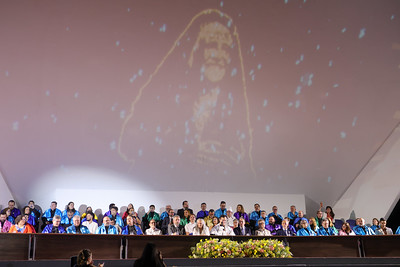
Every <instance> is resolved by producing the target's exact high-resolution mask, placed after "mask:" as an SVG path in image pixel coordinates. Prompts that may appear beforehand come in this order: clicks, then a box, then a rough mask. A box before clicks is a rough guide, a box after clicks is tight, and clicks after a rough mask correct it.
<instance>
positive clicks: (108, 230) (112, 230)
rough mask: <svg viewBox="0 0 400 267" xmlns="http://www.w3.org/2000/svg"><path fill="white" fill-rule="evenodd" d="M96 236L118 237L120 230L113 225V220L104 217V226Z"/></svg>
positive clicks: (98, 229) (97, 231) (100, 227)
mask: <svg viewBox="0 0 400 267" xmlns="http://www.w3.org/2000/svg"><path fill="white" fill-rule="evenodd" d="M96 234H100V235H117V234H118V230H117V228H116V227H115V226H113V225H111V219H110V217H108V216H104V217H103V224H102V225H101V226H99V228H97V230H96Z"/></svg>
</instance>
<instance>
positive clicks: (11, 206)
mask: <svg viewBox="0 0 400 267" xmlns="http://www.w3.org/2000/svg"><path fill="white" fill-rule="evenodd" d="M7 208H8V209H9V210H10V216H11V217H13V221H14V220H15V218H17V216H18V215H21V211H20V210H19V209H17V208H16V207H15V201H14V200H12V199H11V200H10V201H8V207H7ZM7 208H5V209H3V210H2V211H1V212H3V211H5V210H6V209H7Z"/></svg>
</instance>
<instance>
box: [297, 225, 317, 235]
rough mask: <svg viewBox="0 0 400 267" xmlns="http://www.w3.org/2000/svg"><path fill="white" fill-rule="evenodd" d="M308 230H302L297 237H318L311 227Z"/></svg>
mask: <svg viewBox="0 0 400 267" xmlns="http://www.w3.org/2000/svg"><path fill="white" fill-rule="evenodd" d="M307 230H308V231H307ZM307 230H306V229H304V228H300V229H299V230H298V231H297V236H315V235H317V234H316V233H315V232H314V231H313V230H311V228H310V227H307Z"/></svg>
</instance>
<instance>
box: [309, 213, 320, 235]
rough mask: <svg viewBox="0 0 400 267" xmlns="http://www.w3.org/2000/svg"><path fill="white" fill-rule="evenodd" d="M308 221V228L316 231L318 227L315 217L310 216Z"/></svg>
mask: <svg viewBox="0 0 400 267" xmlns="http://www.w3.org/2000/svg"><path fill="white" fill-rule="evenodd" d="M309 223H310V229H311V230H313V231H314V232H315V233H317V232H318V229H319V227H318V225H317V221H316V220H315V218H314V217H311V218H310V220H309Z"/></svg>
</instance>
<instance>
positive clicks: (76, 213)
mask: <svg viewBox="0 0 400 267" xmlns="http://www.w3.org/2000/svg"><path fill="white" fill-rule="evenodd" d="M67 213H68V211H67V210H64V211H63V213H62V216H67ZM75 215H78V216H81V214H80V213H79V211H77V210H75V213H74V215H73V216H72V217H74V216H75Z"/></svg>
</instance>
